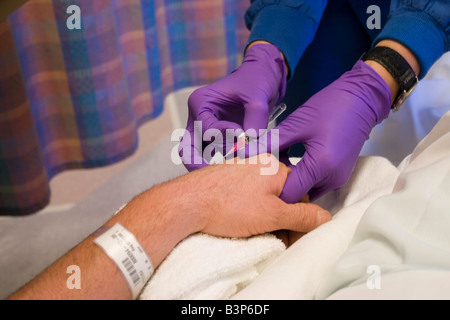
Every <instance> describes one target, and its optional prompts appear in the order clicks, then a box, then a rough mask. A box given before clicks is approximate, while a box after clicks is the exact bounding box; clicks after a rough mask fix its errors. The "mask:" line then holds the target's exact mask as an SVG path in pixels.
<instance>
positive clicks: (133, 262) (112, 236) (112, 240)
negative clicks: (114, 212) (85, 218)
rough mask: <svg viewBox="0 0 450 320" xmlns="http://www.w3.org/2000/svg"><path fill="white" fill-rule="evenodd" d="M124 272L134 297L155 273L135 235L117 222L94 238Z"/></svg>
mask: <svg viewBox="0 0 450 320" xmlns="http://www.w3.org/2000/svg"><path fill="white" fill-rule="evenodd" d="M94 243H95V244H97V245H98V246H99V247H100V248H102V249H103V251H104V252H105V253H106V254H107V255H108V256H109V257H110V258H111V259H112V260H113V261H114V263H115V264H116V265H117V267H118V268H119V270H120V271H121V272H122V274H123V276H124V278H125V280H126V281H127V284H128V286H129V287H130V290H131V293H132V296H133V299H135V298H137V297H138V295H139V293H140V292H141V290H142V288H143V287H144V286H145V284H146V283H147V281H148V280H149V279H150V277H151V275H152V274H153V270H154V269H153V265H152V263H151V260H150V258H149V257H148V256H147V254H146V253H145V251H144V249H143V248H142V247H141V245H140V244H139V242H138V241H137V240H136V238H135V237H134V235H133V234H132V233H131V232H129V231H128V230H127V229H125V228H124V227H123V226H122V225H121V224H119V223H117V224H115V225H114V226H113V227H111V228H110V229H109V230H107V231H106V232H105V233H103V234H102V235H100V236H99V237H98V238H96V239H95V240H94Z"/></svg>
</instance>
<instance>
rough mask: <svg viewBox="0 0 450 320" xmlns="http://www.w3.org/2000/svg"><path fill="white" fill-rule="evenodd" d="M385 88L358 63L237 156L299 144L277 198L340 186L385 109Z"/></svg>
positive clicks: (386, 112)
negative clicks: (297, 159)
mask: <svg viewBox="0 0 450 320" xmlns="http://www.w3.org/2000/svg"><path fill="white" fill-rule="evenodd" d="M390 107H391V91H390V88H389V87H388V85H387V84H386V82H385V80H384V79H383V78H382V77H381V76H380V75H379V74H378V73H377V72H376V71H375V70H374V69H373V68H372V67H370V66H369V65H367V64H366V63H365V62H363V61H358V62H357V63H356V64H355V66H354V67H353V68H352V70H350V71H348V72H346V73H345V74H343V75H342V76H341V77H340V78H339V79H338V80H336V81H335V82H333V83H332V84H330V85H329V86H327V87H326V88H324V89H322V90H321V91H319V92H317V93H316V94H315V95H314V96H312V97H311V98H310V99H309V100H308V101H307V102H306V103H305V104H303V105H302V106H300V107H298V108H297V109H296V110H295V111H294V112H292V113H291V114H290V115H289V116H288V117H287V118H286V119H285V120H283V121H282V122H281V123H280V124H279V125H278V126H277V127H275V128H274V129H273V130H272V131H269V133H268V134H266V135H264V136H261V137H260V138H259V140H258V141H256V142H251V143H250V144H249V146H248V147H247V148H246V149H245V152H244V149H243V151H242V152H240V154H241V155H240V156H244V154H245V155H246V156H249V155H250V156H251V155H254V154H253V152H257V153H266V152H267V151H269V152H271V153H274V150H276V149H275V148H277V149H278V150H280V151H281V150H285V149H286V148H289V147H290V146H292V145H293V144H295V143H298V142H302V143H303V144H304V146H305V148H306V152H305V154H304V156H303V157H302V159H301V161H300V162H299V163H298V164H297V165H296V166H291V169H292V172H291V173H290V174H289V176H288V178H287V180H286V184H285V186H284V188H283V191H282V193H281V195H280V198H281V199H282V200H284V201H285V202H288V203H295V202H298V201H300V199H302V198H303V197H304V196H305V195H306V194H308V195H309V197H310V199H311V200H315V199H317V198H318V197H320V196H321V195H323V194H325V193H326V192H328V191H332V190H335V189H337V188H339V187H341V186H342V185H344V184H345V183H346V182H347V180H348V178H349V177H350V174H351V172H352V171H353V167H354V165H355V163H356V160H357V158H358V156H359V154H360V151H361V149H362V147H363V144H364V142H365V141H366V140H367V139H368V138H369V135H370V132H371V130H372V128H373V127H374V126H375V125H377V124H378V123H380V122H381V121H382V120H383V119H385V118H386V117H387V116H388V115H389V112H390ZM252 150H253V151H252Z"/></svg>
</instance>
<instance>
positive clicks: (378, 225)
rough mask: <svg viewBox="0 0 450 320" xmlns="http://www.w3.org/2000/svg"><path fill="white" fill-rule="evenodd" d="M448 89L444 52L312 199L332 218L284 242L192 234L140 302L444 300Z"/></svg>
mask: <svg viewBox="0 0 450 320" xmlns="http://www.w3.org/2000/svg"><path fill="white" fill-rule="evenodd" d="M449 89H450V54H446V55H444V56H443V57H442V58H441V59H440V60H439V61H438V62H437V63H436V64H435V65H434V66H433V68H432V69H431V70H430V72H429V73H428V74H427V76H426V77H425V78H424V79H423V80H422V81H421V83H420V85H419V87H418V88H417V90H416V91H415V92H414V94H413V95H412V96H411V98H410V99H409V100H408V101H407V104H406V105H405V106H404V107H403V108H402V109H401V110H400V111H399V112H397V113H394V114H392V115H391V116H390V117H389V119H387V120H386V121H385V122H383V123H382V124H381V125H379V126H377V127H376V128H375V129H374V130H373V132H372V135H371V138H370V140H369V141H367V143H366V144H365V145H364V148H363V150H362V153H361V156H360V158H359V160H358V162H357V164H356V167H355V170H354V172H353V174H352V176H351V177H350V179H349V181H348V182H347V184H346V185H345V186H344V187H342V188H341V189H340V190H338V191H334V192H331V193H329V194H327V195H325V196H324V197H322V198H321V199H319V200H317V203H318V204H320V205H322V206H323V207H325V208H327V209H328V210H329V211H330V212H331V213H332V214H333V218H332V220H331V221H330V222H328V223H327V224H324V225H322V226H320V227H319V228H317V229H315V230H314V231H312V232H310V233H308V234H306V235H305V236H303V237H302V238H301V239H300V240H298V241H297V242H295V243H294V244H293V245H291V246H290V247H289V248H286V247H285V246H284V244H283V243H282V242H281V241H280V240H279V239H277V238H276V237H274V236H273V235H271V234H265V235H260V236H255V237H251V238H248V239H227V238H218V237H213V236H209V235H205V234H197V235H193V236H191V237H189V238H187V239H185V240H184V241H182V242H181V243H180V244H179V245H178V246H177V247H176V248H175V249H174V250H173V251H172V253H171V254H170V255H169V256H168V257H167V259H166V260H165V261H164V262H163V263H162V264H161V265H160V267H159V268H158V269H157V270H156V272H155V274H154V275H153V277H152V279H151V280H150V281H149V282H148V284H147V286H146V287H145V288H144V290H143V291H142V294H141V296H140V299H143V300H146V299H243V300H251V299H449V298H450V232H449V231H450V90H449ZM298 160H299V159H292V161H298ZM242 214H245V211H243V212H242Z"/></svg>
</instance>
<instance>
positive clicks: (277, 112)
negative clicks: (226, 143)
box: [223, 103, 287, 161]
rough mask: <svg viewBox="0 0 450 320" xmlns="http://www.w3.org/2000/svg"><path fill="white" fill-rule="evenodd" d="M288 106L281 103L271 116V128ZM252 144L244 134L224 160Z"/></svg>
mask: <svg viewBox="0 0 450 320" xmlns="http://www.w3.org/2000/svg"><path fill="white" fill-rule="evenodd" d="M286 109H287V106H286V104H284V103H280V104H279V105H278V106H277V107H276V108H275V109H274V110H273V111H272V112H271V114H270V115H269V121H268V123H269V127H270V126H271V124H272V123H273V122H274V121H275V120H277V119H278V117H279V116H280V115H281V114H282V113H283V112H284V111H286ZM249 142H250V137H249V136H247V135H246V134H245V133H244V132H243V133H241V134H240V135H239V137H238V141H237V142H236V143H235V144H234V145H233V148H231V149H230V150H229V151H228V152H227V154H226V155H225V156H224V157H223V160H224V161H225V159H226V158H227V157H228V156H229V155H230V154H234V153H235V152H237V151H239V150H241V149H242V148H245V147H246V146H247V145H248V143H249Z"/></svg>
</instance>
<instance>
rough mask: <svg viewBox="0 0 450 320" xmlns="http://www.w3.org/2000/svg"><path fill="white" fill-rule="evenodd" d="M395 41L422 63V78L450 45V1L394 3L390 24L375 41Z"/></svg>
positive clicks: (425, 0) (403, 0) (424, 0)
mask: <svg viewBox="0 0 450 320" xmlns="http://www.w3.org/2000/svg"><path fill="white" fill-rule="evenodd" d="M383 39H390V40H395V41H398V42H400V43H402V44H403V45H404V46H406V47H407V48H409V49H410V50H411V51H412V52H413V53H414V54H415V56H416V57H417V59H418V60H419V63H420V78H422V77H424V76H425V74H426V73H427V72H428V70H429V69H430V67H431V65H432V64H433V63H434V62H436V60H438V59H439V58H440V57H441V56H442V55H443V54H444V53H445V52H447V51H449V45H450V1H449V0H392V2H391V9H390V14H389V18H388V21H387V22H386V25H385V26H384V28H383V30H382V31H381V32H380V34H379V35H378V37H377V38H376V39H375V43H377V42H379V41H380V40H383Z"/></svg>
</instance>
